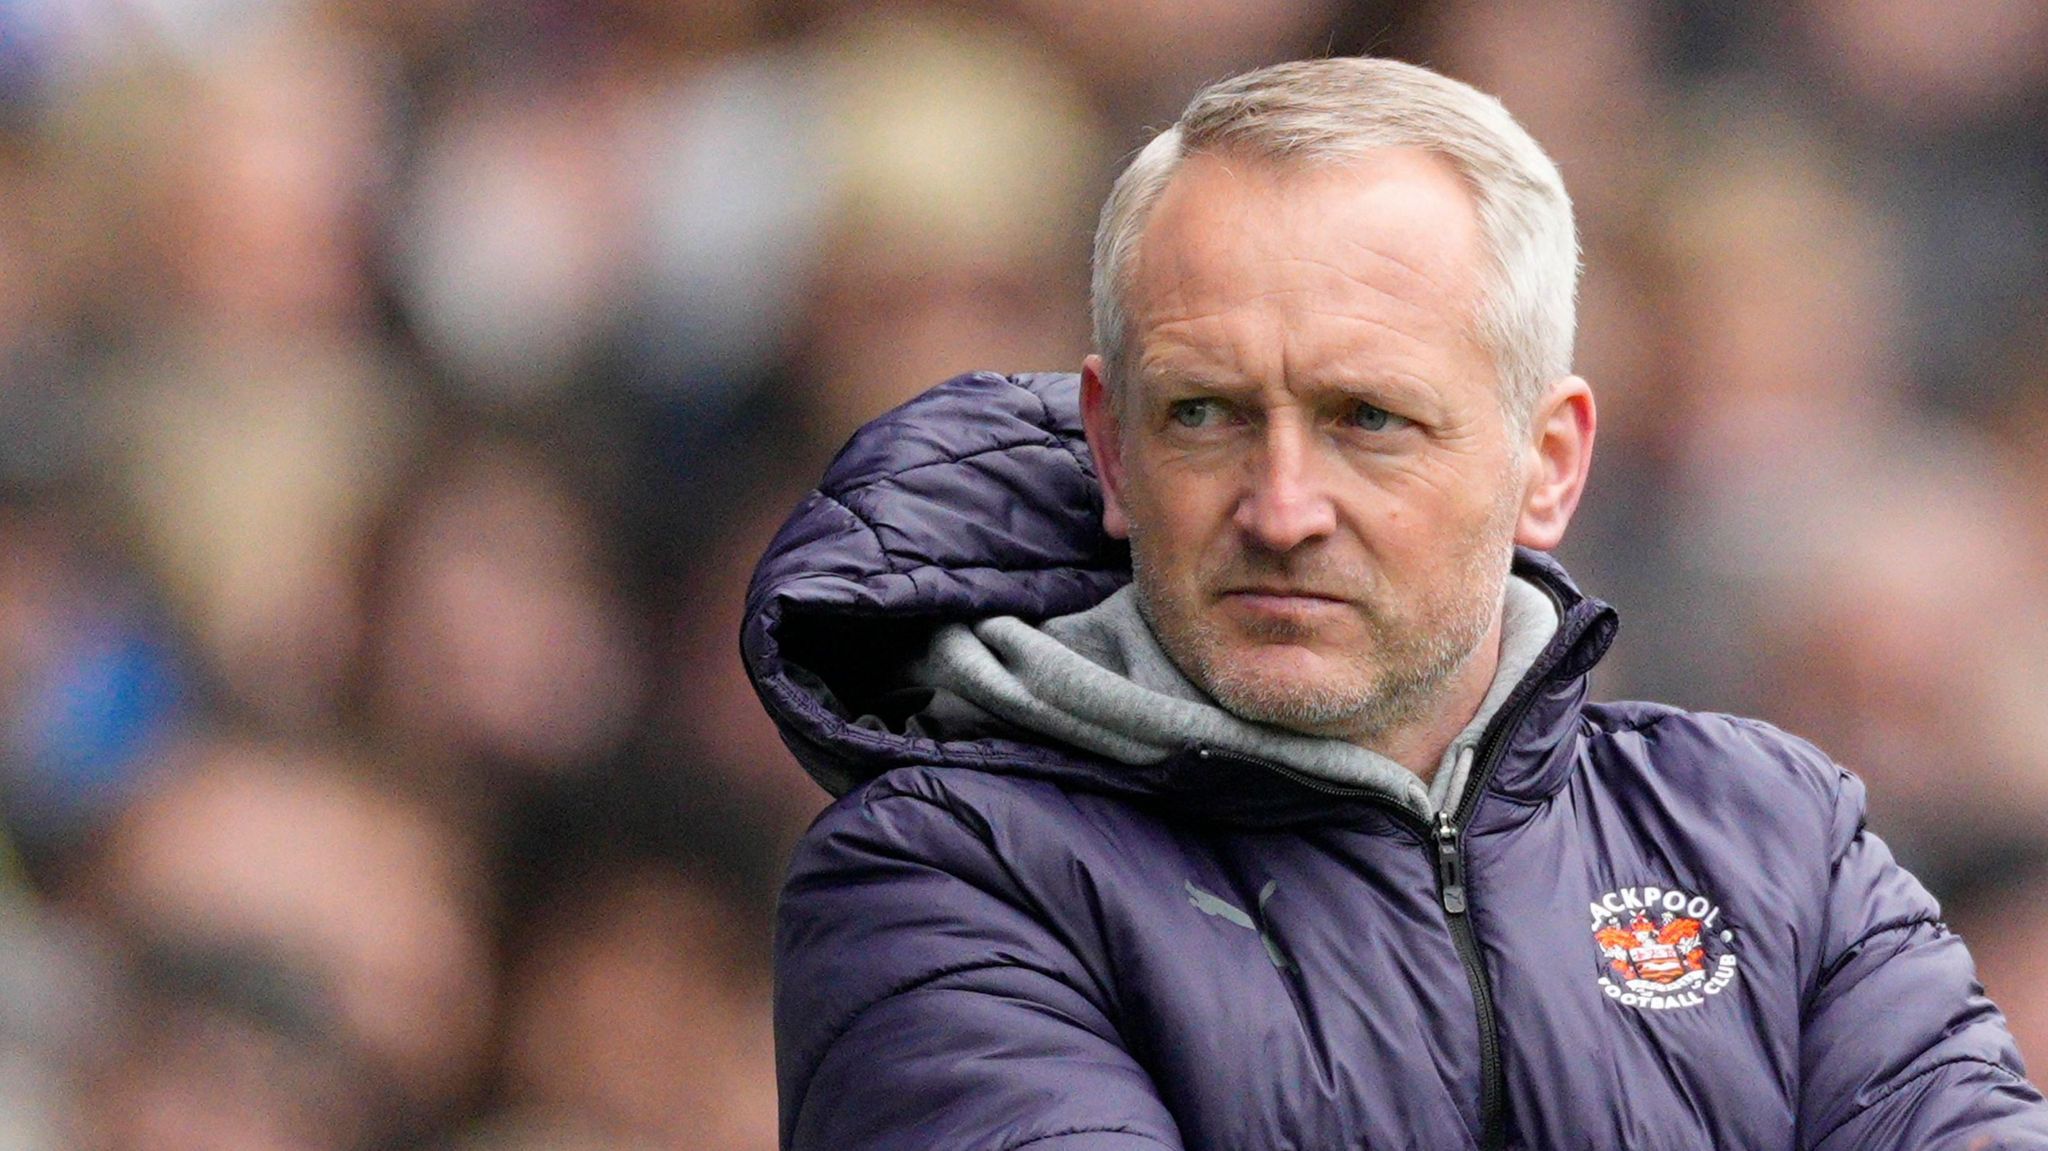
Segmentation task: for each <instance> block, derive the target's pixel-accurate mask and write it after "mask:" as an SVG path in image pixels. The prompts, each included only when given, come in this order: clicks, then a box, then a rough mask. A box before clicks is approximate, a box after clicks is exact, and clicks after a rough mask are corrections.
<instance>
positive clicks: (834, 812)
mask: <svg viewBox="0 0 2048 1151" xmlns="http://www.w3.org/2000/svg"><path fill="white" fill-rule="evenodd" d="M1147 821H1148V820H1147V817H1146V816H1144V815H1143V814H1142V813H1141V812H1140V811H1139V810H1138V809H1137V808H1135V807H1134V806H1133V805H1131V804H1128V803H1126V802H1123V801H1120V800H1118V799H1116V798H1114V797H1110V796H1104V795H1096V794H1091V793H1086V792H1077V791H1074V790H1071V789H1068V788H1064V787H1061V786H1060V785H1059V784H1057V783H1055V782H1052V781H1050V780H1045V779H1034V778H1029V777H1024V776H1017V775H1006V774H1002V773H1000V772H992V771H983V770H978V769H974V768H966V767H942V766H915V767H901V768H897V769H895V770H892V771H889V772H886V773H884V774H882V775H879V776H877V777H876V778H874V779H872V780H870V781H868V782H867V783H865V784H863V785H861V786H860V787H857V788H855V789H854V790H852V791H850V792H848V793H847V794H846V795H844V796H842V797H840V799H839V800H838V801H837V802H835V803H833V804H832V806H830V807H828V808H826V809H825V811H824V812H823V813H822V814H821V815H819V816H818V818H817V820H816V821H815V822H813V823H812V825H811V828H810V830H809V831H808V832H807V833H806V834H805V835H804V837H803V839H802V840H801V841H800V842H799V844H798V845H797V849H796V852H795V855H794V857H793V859H792V862H791V867H790V882H791V884H792V885H794V884H797V883H799V882H801V881H802V880H803V879H804V878H805V877H806V876H808V875H811V874H812V873H815V872H820V871H823V872H831V871H836V870H838V869H840V868H843V867H844V866H846V865H847V863H848V862H849V856H860V855H873V856H881V857H888V858H895V859H904V860H908V859H921V860H924V861H926V862H928V863H930V864H932V865H934V866H939V867H943V868H946V869H948V870H951V871H953V872H955V873H967V874H971V873H974V872H977V871H979V870H982V869H984V868H985V867H987V866H989V865H995V866H997V867H999V868H1001V869H1002V870H1003V871H1005V872H1010V873H1014V872H1015V870H1016V868H1017V867H1018V866H1019V865H1020V864H1022V865H1029V864H1033V863H1044V864H1050V865H1056V864H1057V863H1058V862H1059V861H1060V860H1063V859H1068V858H1071V857H1072V856H1073V854H1074V853H1075V852H1076V851H1077V850H1081V849H1082V847H1083V845H1085V844H1087V843H1091V842H1101V841H1105V840H1107V839H1113V838H1114V837H1115V836H1116V835H1118V834H1119V833H1120V832H1121V831H1122V830H1124V829H1127V828H1128V827H1130V826H1131V825H1133V824H1137V823H1143V822H1147Z"/></svg>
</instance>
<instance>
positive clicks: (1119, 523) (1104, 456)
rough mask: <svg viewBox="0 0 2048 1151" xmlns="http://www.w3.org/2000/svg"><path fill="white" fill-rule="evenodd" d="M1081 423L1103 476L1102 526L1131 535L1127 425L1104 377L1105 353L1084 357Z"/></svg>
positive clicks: (1116, 535) (1113, 532)
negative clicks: (1126, 485) (1126, 504)
mask: <svg viewBox="0 0 2048 1151" xmlns="http://www.w3.org/2000/svg"><path fill="white" fill-rule="evenodd" d="M1081 426H1082V428H1083V429H1085V430H1086V431H1087V433H1088V452H1089V454H1090V455H1092V456H1094V457H1095V474H1096V475H1097V476H1098V477H1100V479H1101V480H1102V530H1103V531H1105V532H1108V533H1109V534H1110V535H1111V536H1112V537H1114V538H1116V539H1120V540H1123V539H1129V538H1131V521H1130V518H1129V517H1128V516H1126V515H1124V453H1123V438H1122V436H1123V429H1121V428H1119V427H1118V426H1117V421H1116V408H1115V405H1113V404H1112V403H1111V402H1110V399H1109V384H1108V382H1107V381H1105V380H1104V379H1103V378H1102V357H1101V356H1089V357H1088V358H1087V359H1085V360H1082V361H1081Z"/></svg>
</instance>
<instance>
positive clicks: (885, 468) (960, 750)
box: [741, 372, 1614, 820]
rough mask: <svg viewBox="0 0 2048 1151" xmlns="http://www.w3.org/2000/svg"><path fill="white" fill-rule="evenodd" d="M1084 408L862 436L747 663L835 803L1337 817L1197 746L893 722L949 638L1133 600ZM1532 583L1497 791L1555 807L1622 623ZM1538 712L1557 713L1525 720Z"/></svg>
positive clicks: (1067, 385)
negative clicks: (1052, 785) (912, 793)
mask: <svg viewBox="0 0 2048 1151" xmlns="http://www.w3.org/2000/svg"><path fill="white" fill-rule="evenodd" d="M1079 399H1080V377H1079V376H1077V375H1073V374H1070V373H1061V374H1031V375H1017V376H1002V375H996V374H993V373H985V372H982V373H974V374H971V375H966V376H960V377H957V378H955V379H953V380H949V381H947V382H946V383H944V384H941V385H940V386H938V387H937V388H934V389H932V390H931V391H929V392H926V393H925V394H924V395H922V396H920V397H918V398H917V399H914V400H912V401H910V402H909V403H907V404H905V405H903V406H902V407H900V408H898V409H896V410H895V411H892V412H890V413H889V414H887V415H884V416H882V417H881V418H879V419H877V420H875V421H874V422H873V423H870V424H869V425H867V426H866V427H865V428H863V429H861V430H860V431H859V432H858V433H856V434H855V435H854V437H853V439H852V440H851V441H850V442H849V443H848V444H847V446H846V447H845V448H844V449H843V450H842V451H841V452H840V454H839V456H838V457H837V458H836V459H835V460H834V461H833V463H832V464H831V466H830V467H829V468H828V469H827V471H826V474H825V477H824V479H823V480H822V481H821V482H820V484H819V485H818V487H817V489H816V490H814V491H813V492H811V493H810V494H809V495H808V496H806V497H805V498H804V500H803V501H802V502H801V503H800V504H799V505H798V506H797V508H796V510H795V511H794V512H793V513H792V514H791V516H790V518H789V520H788V522H787V523H785V524H784V525H783V528H782V530H781V531H780V532H779V533H778V534H777V535H776V537H775V539H774V541H773V542H772V543H771V544H770V545H769V548H768V552H767V554H766V555H765V556H764V557H763V559H762V561H761V563H760V566H759V567H758V568H757V569H756V571H755V573H754V579H753V583H752V586H751V587H750V589H749V591H748V595H747V606H746V615H745V619H744V623H743V627H742V633H741V648H742V652H743V654H744V657H745V660H746V665H747V670H748V673H749V675H750V676H751V677H752V679H753V683H754V686H755V690H756V691H757V692H758V693H759V694H760V696H761V699H762V702H763V704H764V705H765V706H766V707H767V708H768V711H769V714H770V715H771V716H773V717H774V719H775V721H776V723H777V725H778V726H779V728H780V730H781V732H782V736H783V739H784V741H785V742H786V743H787V744H788V745H789V747H790V749H791V750H792V751H793V752H794V753H795V754H796V756H797V759H798V760H799V762H801V763H802V764H803V765H804V767H805V769H806V770H807V771H809V772H810V774H811V775H812V777H813V778H815V779H817V780H818V782H819V783H820V784H822V785H823V786H824V787H825V788H826V790H827V791H830V792H831V793H832V794H834V795H840V794H843V793H845V792H847V791H849V790H851V789H853V788H854V787H856V786H858V785H860V784H861V783H863V782H865V781H866V780H868V779H871V778H873V777H875V776H877V775H881V774H883V773H885V772H887V771H890V770H893V769H895V768H898V767H907V766H926V767H931V766H957V767H970V768H975V769H978V770H983V771H995V772H1002V773H1007V774H1019V775H1025V776H1031V777H1037V778H1045V779H1050V780H1054V781H1057V782H1059V783H1061V784H1063V785H1066V786H1076V787H1083V788H1087V789H1090V790H1098V791H1109V792H1113V793H1119V794H1125V795H1130V796H1134V797H1145V798H1150V799H1156V800H1160V801H1163V802H1168V803H1172V804H1174V805H1176V806H1193V807H1196V808H1202V809H1214V810H1215V811H1216V812H1228V813H1229V815H1230V817H1231V818H1233V819H1240V818H1249V819H1253V820H1258V819H1260V818H1261V813H1264V814H1266V815H1270V816H1272V817H1275V818H1282V819H1284V818H1286V817H1287V814H1288V812H1289V811H1290V810H1292V809H1295V808H1298V807H1300V806H1302V805H1304V804H1308V805H1311V806H1313V807H1316V808H1327V807H1328V806H1329V805H1330V796H1329V795H1328V794H1327V792H1328V789H1327V788H1326V787H1319V786H1317V785H1316V783H1315V782H1314V781H1303V780H1300V779H1292V778H1291V777H1290V776H1288V775H1286V774H1281V775H1270V776H1269V775H1264V774H1263V773H1247V772H1246V771H1245V770H1244V765H1243V764H1242V763H1228V762H1221V761H1222V760H1224V759H1227V758H1228V757H1219V756H1215V755H1210V754H1207V752H1208V751H1209V750H1210V749H1207V748H1204V747H1200V746H1196V745H1193V744H1192V742H1191V745H1190V747H1189V748H1188V749H1187V754H1185V755H1180V756H1173V757H1169V758H1167V759H1165V760H1161V761H1159V762H1157V763H1151V764H1130V763H1119V762H1114V761H1112V760H1110V759H1108V758H1105V757H1103V756H1100V755H1097V754H1093V753H1089V752H1085V751H1082V750H1079V749H1077V748H1073V747H1070V746H1050V745H1047V744H1045V743H1041V742H1035V741H1033V740H1032V739H1031V738H1029V737H1028V736H1025V735H1024V734H1023V733H1018V734H1017V735H1016V736H1015V737H1005V736H1003V735H986V736H982V737H979V738H971V739H952V740H940V739H933V738H929V737H926V736H923V735H919V734H915V733H914V732H913V733H909V734H906V733H904V732H903V731H902V729H901V724H900V723H897V722H890V721H889V717H891V716H892V715H893V716H894V718H896V719H901V718H903V717H904V716H905V715H906V714H907V712H909V711H914V710H916V709H917V708H918V707H919V706H920V705H921V703H922V702H923V700H922V698H919V697H918V696H917V694H916V693H914V692H913V693H907V694H906V693H904V692H903V691H902V689H903V688H904V687H905V686H906V680H905V679H904V677H903V675H902V672H903V670H904V669H906V668H907V667H908V666H909V665H910V664H911V663H912V661H914V660H916V659H917V658H918V657H919V656H920V655H922V654H923V653H924V651H925V650H926V648H927V647H928V646H929V644H930V641H931V638H932V636H933V634H934V632H935V631H937V629H938V628H939V627H940V626H941V625H943V624H946V623H953V622H970V621H977V620H982V619H985V618H987V617H991V616H1016V617H1020V618H1021V619H1023V620H1027V621H1040V620H1045V619H1049V618H1052V617H1055V616H1064V615H1070V614H1072V613H1075V612H1079V611H1083V610H1085V609H1088V608H1091V607H1094V606H1096V605H1097V604H1099V603H1100V602H1102V601H1103V600H1104V599H1106V598H1108V597H1109V596H1110V595H1111V594H1112V593H1114V592H1115V591H1116V590H1117V589H1119V588H1121V587H1123V586H1124V585H1125V584H1126V583H1128V582H1129V580H1130V556H1129V551H1128V549H1127V548H1126V547H1125V546H1124V545H1123V544H1122V543H1121V541H1117V540H1114V539H1111V538H1110V537H1109V536H1107V535H1105V534H1104V533H1103V531H1102V527H1101V524H1102V502H1101V493H1100V489H1099V486H1098V484H1097V480H1096V474H1095V468H1094V464H1093V461H1092V460H1091V458H1090V456H1089V453H1088V447H1087V443H1086V441H1085V438H1084V436H1083V433H1082V428H1081V418H1080V403H1079ZM1515 572H1516V574H1518V575H1520V576H1522V577H1523V578H1524V579H1526V580H1528V581H1529V582H1531V583H1533V584H1535V585H1536V586H1537V587H1538V588H1540V589H1542V590H1543V591H1544V592H1546V593H1547V594H1548V595H1550V597H1551V598H1552V599H1553V601H1554V602H1555V603H1556V605H1557V607H1558V611H1559V626H1558V629H1557V632H1556V634H1555V635H1554V636H1553V637H1552V639H1551V641H1550V644H1549V646H1548V647H1547V648H1546V649H1545V650H1544V651H1543V652H1542V653H1541V654H1540V655H1539V656H1538V657H1537V659H1536V661H1535V663H1534V665H1533V666H1532V667H1531V669H1530V670H1529V672H1528V674H1527V675H1526V676H1525V677H1524V680H1523V682H1522V683H1521V684H1520V685H1518V686H1517V688H1516V690H1515V691H1514V692H1513V693H1511V694H1510V695H1509V697H1508V698H1507V700H1506V701H1505V702H1504V703H1503V705H1502V709H1501V710H1502V711H1503V712H1509V711H1515V712H1518V713H1519V712H1527V713H1530V714H1528V715H1527V716H1526V717H1521V728H1522V729H1523V730H1522V731H1521V732H1520V733H1518V735H1517V738H1516V740H1515V741H1514V745H1513V747H1512V748H1511V749H1509V751H1508V754H1506V755H1504V756H1502V757H1501V764H1500V770H1499V772H1497V773H1496V776H1495V779H1496V788H1500V787H1510V788H1512V789H1514V790H1516V791H1527V790H1531V789H1534V790H1538V791H1545V792H1547V791H1548V790H1554V788H1555V786H1557V785H1561V783H1562V768H1563V766H1565V765H1562V764H1560V763H1558V762H1556V761H1557V760H1558V759H1560V758H1561V757H1558V756H1555V755H1550V754H1548V753H1549V752H1550V751H1552V750H1554V749H1555V747H1556V745H1557V744H1558V743H1559V742H1560V741H1561V738H1562V736H1563V734H1564V728H1565V727H1566V726H1568V721H1569V717H1570V715H1571V714H1575V712H1576V707H1577V704H1578V703H1579V702H1581V701H1582V699H1583V696H1584V680H1583V677H1584V674H1585V672H1586V671H1587V670H1588V669H1589V668H1590V667H1591V666H1592V664H1593V663H1594V662H1595V661H1597V660H1598V658H1599V656H1600V655H1601V653H1603V652H1604V651H1605V649H1606V647H1607V644H1608V642H1609V641H1610V640H1611V637H1612V635H1613V631H1614V615H1613V612H1612V610H1611V609H1609V608H1608V607H1607V606H1606V605H1604V604H1601V603H1599V602H1598V601H1595V600H1592V599H1590V598H1588V597H1586V596H1584V595H1582V594H1581V593H1580V592H1579V591H1578V590H1577V589H1576V588H1575V587H1573V586H1572V584H1571V582H1570V580H1569V578H1568V577H1566V576H1565V574H1564V572H1563V570H1562V569H1561V568H1559V567H1558V566H1557V564H1556V563H1555V562H1554V561H1552V560H1550V559H1549V557H1547V556H1544V555H1541V554H1539V553H1535V552H1529V551H1525V550H1519V549H1518V551H1517V554H1516V557H1515ZM1539 694H1540V695H1541V696H1542V697H1543V699H1544V700H1547V701H1548V703H1549V706H1548V707H1538V706H1527V707H1524V706H1521V705H1522V704H1524V703H1525V702H1532V703H1533V702H1541V701H1537V700H1536V699H1535V697H1536V696H1537V695H1539ZM1525 697H1527V700H1526V701H1525ZM906 699H907V702H905V700H906ZM876 716H881V717H884V719H883V721H882V722H877V721H876V719H875V718H874V717H876ZM1551 776H1555V778H1549V777H1551ZM1276 780H1278V781H1279V782H1278V783H1277V784H1276V782H1275V781H1276ZM1248 781H1249V782H1250V783H1253V784H1256V785H1257V786H1255V787H1248V786H1246V784H1247V782H1248Z"/></svg>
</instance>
